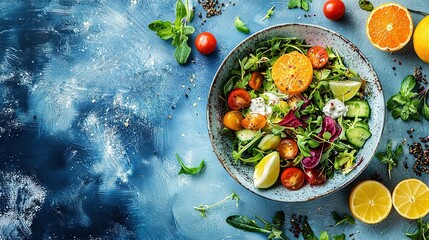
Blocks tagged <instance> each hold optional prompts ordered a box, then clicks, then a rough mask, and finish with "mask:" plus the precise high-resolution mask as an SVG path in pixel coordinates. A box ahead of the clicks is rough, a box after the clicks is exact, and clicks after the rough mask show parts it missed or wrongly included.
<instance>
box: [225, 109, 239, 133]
mask: <svg viewBox="0 0 429 240" xmlns="http://www.w3.org/2000/svg"><path fill="white" fill-rule="evenodd" d="M243 118H244V117H243V114H241V112H240V111H229V112H227V113H226V114H225V116H224V117H223V125H225V127H227V128H229V129H231V130H240V129H241V128H242V126H241V120H243Z"/></svg>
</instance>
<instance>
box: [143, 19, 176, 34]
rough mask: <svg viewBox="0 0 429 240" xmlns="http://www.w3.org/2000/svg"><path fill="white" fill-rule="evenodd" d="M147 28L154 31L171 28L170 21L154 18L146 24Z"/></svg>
mask: <svg viewBox="0 0 429 240" xmlns="http://www.w3.org/2000/svg"><path fill="white" fill-rule="evenodd" d="M148 27H149V29H150V30H152V31H154V32H158V31H161V30H163V29H170V28H171V22H168V21H162V20H155V21H153V22H151V23H150V24H149V25H148Z"/></svg>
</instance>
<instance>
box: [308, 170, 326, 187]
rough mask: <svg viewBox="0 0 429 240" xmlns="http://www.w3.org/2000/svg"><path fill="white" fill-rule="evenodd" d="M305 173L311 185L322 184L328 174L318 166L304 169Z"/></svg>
mask: <svg viewBox="0 0 429 240" xmlns="http://www.w3.org/2000/svg"><path fill="white" fill-rule="evenodd" d="M304 173H305V179H306V180H307V182H308V183H309V184H310V185H321V184H324V183H325V182H326V174H325V173H323V172H321V171H320V170H318V169H316V168H312V169H304Z"/></svg>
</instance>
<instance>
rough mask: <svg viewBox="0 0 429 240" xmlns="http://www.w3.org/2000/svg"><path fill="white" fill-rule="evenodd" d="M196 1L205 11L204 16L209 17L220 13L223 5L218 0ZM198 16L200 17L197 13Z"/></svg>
mask: <svg viewBox="0 0 429 240" xmlns="http://www.w3.org/2000/svg"><path fill="white" fill-rule="evenodd" d="M198 3H199V4H200V5H201V6H202V7H203V9H204V10H205V11H206V18H211V17H213V16H217V15H221V14H222V8H223V7H224V6H225V4H224V3H220V4H219V1H218V0H205V1H202V0H198ZM198 16H199V17H200V15H199V14H198ZM200 18H201V17H200Z"/></svg>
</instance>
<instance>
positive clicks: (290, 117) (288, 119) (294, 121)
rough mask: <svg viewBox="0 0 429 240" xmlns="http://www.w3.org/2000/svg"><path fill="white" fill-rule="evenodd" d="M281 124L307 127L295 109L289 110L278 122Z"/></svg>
mask: <svg viewBox="0 0 429 240" xmlns="http://www.w3.org/2000/svg"><path fill="white" fill-rule="evenodd" d="M278 124H279V125H280V126H284V127H294V128H297V127H306V125H307V124H306V123H305V122H301V120H299V119H298V118H297V117H296V116H295V111H293V110H289V112H288V113H287V114H286V116H285V117H284V118H283V120H281V121H280V122H279V123H278Z"/></svg>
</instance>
